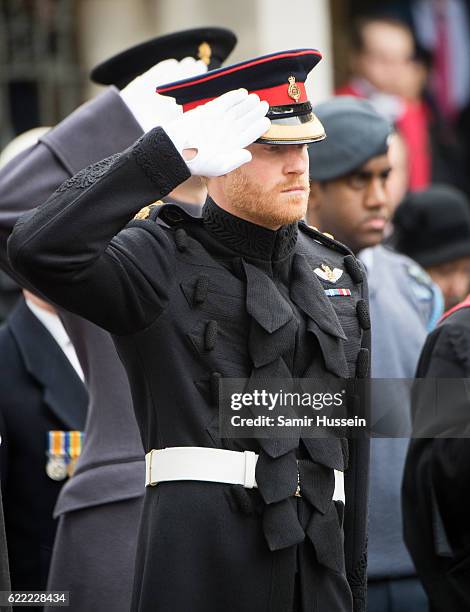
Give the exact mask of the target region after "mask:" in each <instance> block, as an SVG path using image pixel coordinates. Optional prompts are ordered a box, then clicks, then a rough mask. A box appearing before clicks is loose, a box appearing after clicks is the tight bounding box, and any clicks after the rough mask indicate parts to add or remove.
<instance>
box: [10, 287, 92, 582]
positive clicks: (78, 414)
mask: <svg viewBox="0 0 470 612" xmlns="http://www.w3.org/2000/svg"><path fill="white" fill-rule="evenodd" d="M40 319H42V320H40ZM67 340H68V338H67V335H66V333H65V330H64V329H63V327H62V325H61V323H60V320H59V318H58V317H57V315H56V314H55V313H54V312H53V309H52V308H51V307H50V306H49V305H46V304H45V303H43V302H42V301H40V300H38V299H37V298H34V297H33V296H31V295H29V296H28V297H27V298H26V300H21V301H20V302H19V303H18V305H17V306H16V307H15V309H14V310H13V312H12V313H11V315H10V316H9V317H8V319H7V321H6V323H5V324H4V325H3V326H2V327H1V328H0V389H1V391H0V413H1V422H0V428H1V430H0V434H1V436H2V445H1V446H0V453H1V463H0V466H1V467H0V476H1V481H2V489H3V492H4V512H5V526H6V534H7V541H8V554H9V562H10V573H11V584H12V588H13V589H14V590H44V589H45V588H46V584H47V575H48V570H49V564H50V559H51V553H52V547H53V543H54V535H55V530H56V521H55V520H54V519H53V517H52V513H53V509H54V505H55V503H56V500H57V496H58V495H59V492H60V489H61V487H62V485H63V484H64V481H65V478H66V476H67V472H66V467H67V464H68V463H69V459H70V456H69V455H68V454H66V453H67V451H68V450H69V449H68V448H67V447H66V445H65V444H64V448H63V450H64V454H63V456H62V458H61V461H62V462H63V463H62V464H61V465H62V468H63V469H62V471H61V472H57V471H56V472H53V471H51V469H50V467H51V461H54V460H58V459H59V456H58V454H57V456H56V457H53V449H52V447H50V446H49V439H50V436H51V433H52V432H54V433H55V434H57V435H60V434H63V436H62V437H63V438H64V440H65V437H66V436H65V433H66V432H69V431H71V430H72V431H74V432H77V433H78V432H81V431H82V430H83V428H84V426H85V418H86V407H87V402H88V396H87V392H86V389H85V386H84V385H83V382H82V380H81V379H80V376H79V374H78V373H77V370H76V369H75V367H74V366H76V365H77V364H78V361H77V359H76V356H75V362H74V352H73V348H72V347H71V343H70V341H68V342H69V345H70V347H67ZM77 450H79V446H78V447H77Z"/></svg>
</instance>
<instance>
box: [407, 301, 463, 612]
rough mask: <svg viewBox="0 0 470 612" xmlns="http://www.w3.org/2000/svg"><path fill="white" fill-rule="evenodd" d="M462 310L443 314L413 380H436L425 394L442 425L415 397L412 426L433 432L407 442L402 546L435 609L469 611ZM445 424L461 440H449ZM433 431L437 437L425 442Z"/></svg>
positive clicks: (419, 397) (424, 402) (424, 399)
mask: <svg viewBox="0 0 470 612" xmlns="http://www.w3.org/2000/svg"><path fill="white" fill-rule="evenodd" d="M468 305H469V304H468V303H467V307H464V308H460V309H458V310H456V311H455V312H454V313H453V314H451V315H450V316H448V317H447V318H446V319H445V320H444V321H443V322H442V323H441V324H440V325H439V326H438V327H437V328H436V329H435V330H434V331H433V332H432V333H431V334H430V335H429V336H428V338H427V340H426V344H425V345H424V347H423V351H422V353H421V357H420V360H419V364H418V369H417V373H416V376H417V378H419V379H440V381H439V380H438V381H436V382H435V383H434V384H435V385H436V386H434V385H433V386H432V387H431V390H434V389H436V390H437V391H438V393H437V394H436V393H433V395H434V396H435V397H437V400H438V404H437V407H438V408H439V411H440V415H441V416H442V417H444V420H441V419H439V418H438V419H436V418H435V415H434V414H433V411H432V408H433V404H432V403H431V402H430V401H429V398H428V397H427V396H426V395H427V394H426V393H419V394H417V393H415V395H414V401H413V404H412V411H413V424H414V426H415V428H416V427H417V426H418V425H417V423H423V424H429V425H430V426H432V430H433V431H432V432H430V435H429V437H425V438H424V437H423V438H416V439H413V440H411V443H410V447H409V450H408V455H407V460H406V466H405V474H404V479H403V496H402V500H403V501H402V503H403V523H404V533H405V541H406V544H407V546H408V549H409V551H410V554H411V556H412V557H413V561H414V563H415V565H416V569H417V572H418V574H419V576H420V578H421V580H422V582H423V585H424V587H425V589H426V591H427V594H428V596H429V600H430V602H431V605H432V610H433V611H434V610H436V611H437V610H445V612H463V611H464V610H469V609H470V583H469V576H470V527H469V521H468V517H469V513H470V494H469V488H468V479H469V466H470V440H469V439H468V437H469V433H468V432H469V420H468V379H469V378H470V308H469V307H468ZM452 379H458V380H455V381H454V380H452ZM439 389H441V390H442V392H439ZM444 421H445V422H444ZM449 424H452V426H453V428H455V431H456V432H458V433H457V435H459V436H462V434H463V433H464V432H465V431H466V432H467V433H466V434H465V435H466V437H459V438H453V437H452V435H453V431H452V428H449ZM438 432H439V433H440V434H441V436H442V437H436V438H433V437H431V433H432V434H433V435H437V433H438Z"/></svg>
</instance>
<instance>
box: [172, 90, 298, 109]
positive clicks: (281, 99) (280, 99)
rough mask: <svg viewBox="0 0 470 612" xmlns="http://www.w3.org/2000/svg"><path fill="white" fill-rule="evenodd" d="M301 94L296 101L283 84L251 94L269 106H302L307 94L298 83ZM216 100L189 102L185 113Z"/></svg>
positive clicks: (185, 107)
mask: <svg viewBox="0 0 470 612" xmlns="http://www.w3.org/2000/svg"><path fill="white" fill-rule="evenodd" d="M296 85H297V87H298V89H299V92H300V98H299V99H298V100H294V98H292V97H291V96H290V95H289V93H288V90H289V83H283V84H282V85H276V87H268V88H266V89H254V90H253V91H250V92H249V93H255V94H257V95H258V96H259V97H260V100H266V102H268V103H269V106H283V105H285V104H295V103H296V102H298V103H299V104H301V103H302V102H307V92H306V91H305V84H304V83H296ZM211 100H214V98H205V99H204V100H193V101H192V102H188V103H187V104H183V112H184V113H186V112H187V111H189V110H191V109H193V108H196V107H198V106H201V105H202V104H205V103H206V102H210V101H211Z"/></svg>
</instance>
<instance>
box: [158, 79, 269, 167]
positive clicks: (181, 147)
mask: <svg viewBox="0 0 470 612" xmlns="http://www.w3.org/2000/svg"><path fill="white" fill-rule="evenodd" d="M268 109H269V104H268V103H267V102H261V101H260V99H259V97H258V96H257V95H256V94H248V92H247V90H246V89H235V90H233V91H229V92H227V93H225V94H223V95H222V96H219V97H218V98H216V99H215V100H211V101H210V102H207V103H206V104H204V105H202V106H198V107H197V108H195V109H193V110H190V111H188V112H187V113H184V114H183V115H182V116H181V117H180V118H179V119H177V120H175V121H172V122H170V123H168V124H164V125H162V127H163V129H164V130H165V132H166V133H167V135H168V136H169V138H170V139H171V140H172V142H173V144H174V145H175V147H176V149H177V150H178V152H179V153H180V155H182V157H183V158H184V159H185V161H186V164H187V166H188V168H189V171H190V172H191V174H192V175H196V176H221V175H222V174H227V173H228V172H231V171H232V170H235V168H238V167H239V166H241V165H242V164H246V163H247V162H249V161H250V160H251V153H250V152H249V151H247V150H246V149H245V147H247V146H248V145H250V144H252V143H253V142H254V141H255V140H257V139H258V138H259V137H260V136H261V135H262V134H264V133H265V132H266V131H267V130H268V129H269V127H270V125H271V122H270V120H269V119H268V118H267V117H266V116H265V115H266V113H267V112H268ZM190 150H191V151H190ZM191 153H192V154H193V155H192V156H191V155H190V154H191ZM194 153H195V155H194Z"/></svg>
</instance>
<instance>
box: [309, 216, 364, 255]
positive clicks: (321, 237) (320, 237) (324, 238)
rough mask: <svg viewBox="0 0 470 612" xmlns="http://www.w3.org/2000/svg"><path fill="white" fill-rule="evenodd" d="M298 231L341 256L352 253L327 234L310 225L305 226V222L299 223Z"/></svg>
mask: <svg viewBox="0 0 470 612" xmlns="http://www.w3.org/2000/svg"><path fill="white" fill-rule="evenodd" d="M299 229H300V231H302V232H303V233H304V234H307V236H309V237H310V238H313V239H314V240H316V241H317V242H320V243H321V244H324V245H325V246H327V247H329V248H330V249H333V250H335V251H338V252H339V253H342V254H343V255H352V254H353V253H352V251H351V250H350V249H349V248H348V247H347V246H346V245H345V244H343V243H342V242H339V241H338V240H335V239H334V237H333V236H332V235H331V234H329V233H328V232H320V230H319V229H318V228H316V227H313V226H312V225H307V224H306V223H305V221H299Z"/></svg>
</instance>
